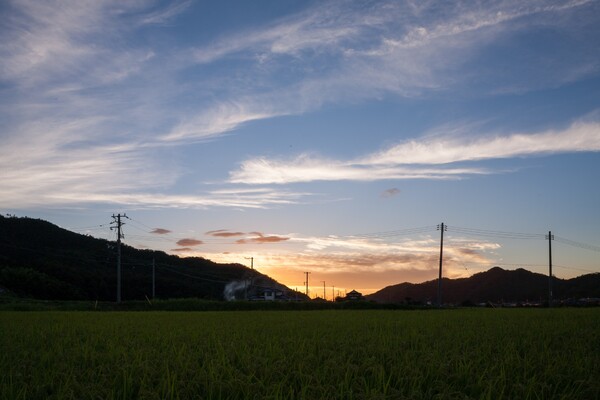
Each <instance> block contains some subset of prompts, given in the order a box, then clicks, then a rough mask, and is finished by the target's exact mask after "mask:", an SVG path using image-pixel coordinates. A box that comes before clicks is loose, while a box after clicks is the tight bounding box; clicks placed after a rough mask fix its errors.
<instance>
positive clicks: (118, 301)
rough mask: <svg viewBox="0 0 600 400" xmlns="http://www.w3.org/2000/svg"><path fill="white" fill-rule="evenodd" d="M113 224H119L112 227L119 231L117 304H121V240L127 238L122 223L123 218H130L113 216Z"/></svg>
mask: <svg viewBox="0 0 600 400" xmlns="http://www.w3.org/2000/svg"><path fill="white" fill-rule="evenodd" d="M112 217H113V220H114V221H113V222H111V224H117V226H116V227H115V226H111V228H110V229H111V230H112V229H117V303H120V302H121V239H122V238H124V237H125V236H124V235H123V233H122V231H121V227H122V226H123V225H125V223H124V222H122V221H121V218H128V217H127V215H125V214H123V215H121V214H117V215H114V214H113V216H112Z"/></svg>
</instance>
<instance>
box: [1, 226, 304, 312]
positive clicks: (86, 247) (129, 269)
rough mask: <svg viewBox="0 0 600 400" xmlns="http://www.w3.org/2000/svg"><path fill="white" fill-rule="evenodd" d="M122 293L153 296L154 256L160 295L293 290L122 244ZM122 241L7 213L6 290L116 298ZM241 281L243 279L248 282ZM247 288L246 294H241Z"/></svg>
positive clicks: (239, 268)
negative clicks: (230, 286) (234, 289)
mask: <svg viewBox="0 0 600 400" xmlns="http://www.w3.org/2000/svg"><path fill="white" fill-rule="evenodd" d="M121 254H122V268H121V271H122V283H121V287H122V299H123V300H141V299H144V298H145V297H146V296H148V297H151V296H152V260H153V259H154V261H155V266H156V268H155V271H156V285H155V288H156V297H158V298H185V297H197V298H202V299H211V300H215V299H224V289H225V286H226V285H227V284H228V283H231V282H237V281H240V282H238V284H237V285H236V286H237V287H238V292H237V293H234V294H236V295H237V297H238V298H241V297H243V296H244V295H245V292H246V290H240V289H239V288H240V287H242V288H243V287H244V284H243V283H241V282H250V283H251V284H248V285H247V286H246V287H247V288H248V290H249V292H250V293H249V294H252V292H256V291H258V290H260V288H264V287H270V288H277V289H279V290H282V291H284V292H287V294H288V295H289V296H292V295H293V296H295V297H300V298H304V295H302V294H296V293H295V292H294V293H292V292H291V291H290V290H289V289H288V288H287V287H285V286H283V285H281V284H279V283H277V282H276V281H274V280H273V279H271V278H269V277H267V276H265V275H263V274H260V273H259V272H257V271H256V270H251V269H249V268H247V267H245V266H243V265H240V264H217V263H214V262H212V261H210V260H206V259H204V258H199V257H190V258H179V257H177V256H171V255H168V254H166V253H164V252H162V251H154V250H138V249H135V248H133V247H130V246H127V245H122V246H121ZM116 265H117V252H116V244H115V243H114V242H109V241H107V240H104V239H96V238H93V237H90V236H85V235H80V234H77V233H74V232H71V231H68V230H66V229H62V228H59V227H58V226H56V225H53V224H51V223H49V222H47V221H43V220H39V219H31V218H17V217H4V216H2V215H0V290H3V291H5V292H6V291H9V292H11V293H13V294H15V295H17V296H21V297H31V298H37V299H48V300H100V301H114V300H115V298H116V286H117V278H116V277H117V272H116ZM240 283H241V284H240ZM240 292H241V293H240Z"/></svg>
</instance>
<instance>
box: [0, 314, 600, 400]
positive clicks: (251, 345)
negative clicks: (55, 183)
mask: <svg viewBox="0 0 600 400" xmlns="http://www.w3.org/2000/svg"><path fill="white" fill-rule="evenodd" d="M599 360H600V309H596V308H595V309H475V310H429V311H391V310H324V311H249V312H238V311H232V312H54V311H50V312H13V311H3V312H0V399H11V400H12V399H310V400H312V399H471V398H472V399H597V398H598V397H599V394H600V362H599Z"/></svg>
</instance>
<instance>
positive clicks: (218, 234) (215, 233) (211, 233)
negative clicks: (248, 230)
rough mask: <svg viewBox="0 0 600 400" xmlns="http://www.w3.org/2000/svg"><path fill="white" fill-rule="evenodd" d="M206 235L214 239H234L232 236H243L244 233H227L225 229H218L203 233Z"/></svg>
mask: <svg viewBox="0 0 600 400" xmlns="http://www.w3.org/2000/svg"><path fill="white" fill-rule="evenodd" d="M205 234H206V235H209V236H215V237H225V238H227V237H234V236H243V235H244V232H229V231H228V230H226V229H219V230H216V231H208V232H206V233H205Z"/></svg>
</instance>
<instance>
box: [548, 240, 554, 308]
mask: <svg viewBox="0 0 600 400" xmlns="http://www.w3.org/2000/svg"><path fill="white" fill-rule="evenodd" d="M546 239H548V307H552V240H554V235H553V234H552V231H548V236H546Z"/></svg>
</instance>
